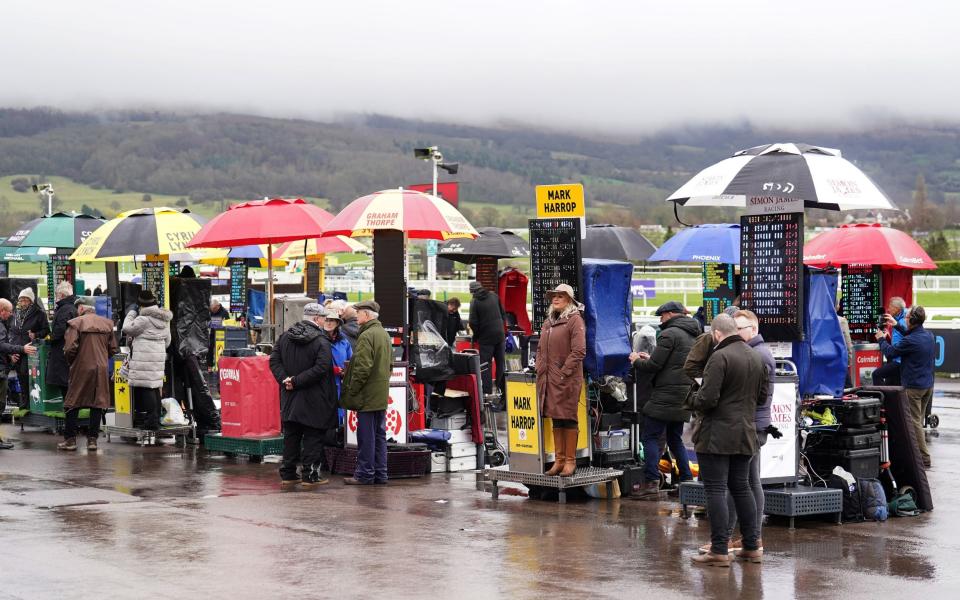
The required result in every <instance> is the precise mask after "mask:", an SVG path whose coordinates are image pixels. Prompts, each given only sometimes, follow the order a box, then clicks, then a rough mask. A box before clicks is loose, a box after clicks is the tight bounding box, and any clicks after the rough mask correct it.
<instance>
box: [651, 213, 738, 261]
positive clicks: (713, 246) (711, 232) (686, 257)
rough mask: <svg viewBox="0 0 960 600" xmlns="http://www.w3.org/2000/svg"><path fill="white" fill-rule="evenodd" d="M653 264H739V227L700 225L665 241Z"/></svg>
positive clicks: (654, 256)
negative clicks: (665, 261) (663, 261)
mask: <svg viewBox="0 0 960 600" xmlns="http://www.w3.org/2000/svg"><path fill="white" fill-rule="evenodd" d="M649 260H650V261H651V262H655V261H658V260H671V261H675V262H717V263H732V264H735V265H739V264H740V226H739V225H734V224H730V223H718V224H711V225H697V226H696V227H688V228H686V229H682V230H681V231H680V232H678V233H677V235H675V236H673V237H672V238H670V239H669V240H667V241H665V242H664V243H663V245H662V246H660V248H658V249H657V251H656V252H654V253H653V256H651V257H650V258H649Z"/></svg>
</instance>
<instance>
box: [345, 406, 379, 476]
mask: <svg viewBox="0 0 960 600" xmlns="http://www.w3.org/2000/svg"><path fill="white" fill-rule="evenodd" d="M357 446H359V452H358V453H357V468H356V470H354V472H353V477H354V479H356V480H358V481H362V482H364V483H369V482H371V481H386V480H387V411H385V410H373V411H368V412H358V413H357Z"/></svg>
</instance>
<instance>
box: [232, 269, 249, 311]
mask: <svg viewBox="0 0 960 600" xmlns="http://www.w3.org/2000/svg"><path fill="white" fill-rule="evenodd" d="M230 312H232V313H245V312H247V265H245V264H243V263H242V262H241V263H237V264H232V265H230Z"/></svg>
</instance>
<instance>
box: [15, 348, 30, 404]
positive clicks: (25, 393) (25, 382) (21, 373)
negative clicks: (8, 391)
mask: <svg viewBox="0 0 960 600" xmlns="http://www.w3.org/2000/svg"><path fill="white" fill-rule="evenodd" d="M16 367H17V379H19V380H20V398H18V402H17V404H18V407H19V408H30V369H29V367H28V366H27V355H26V354H22V355H21V356H20V360H19V361H17V365H16Z"/></svg>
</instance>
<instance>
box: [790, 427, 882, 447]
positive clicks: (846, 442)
mask: <svg viewBox="0 0 960 600" xmlns="http://www.w3.org/2000/svg"><path fill="white" fill-rule="evenodd" d="M807 447H808V448H810V449H830V450H862V449H864V448H879V447H880V432H879V431H877V428H876V427H865V428H854V429H848V428H840V429H839V430H838V431H821V432H817V434H816V436H815V437H814V436H811V438H810V439H809V441H808V442H807Z"/></svg>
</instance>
